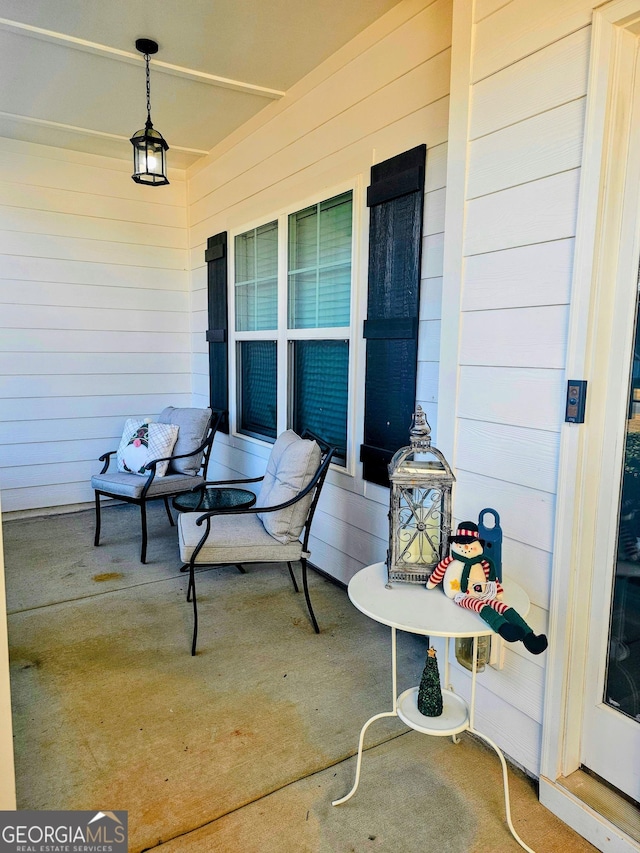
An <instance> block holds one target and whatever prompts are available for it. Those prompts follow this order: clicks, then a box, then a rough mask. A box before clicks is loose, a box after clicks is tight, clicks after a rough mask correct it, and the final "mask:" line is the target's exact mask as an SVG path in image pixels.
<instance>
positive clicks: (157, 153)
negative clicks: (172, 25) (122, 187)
mask: <svg viewBox="0 0 640 853" xmlns="http://www.w3.org/2000/svg"><path fill="white" fill-rule="evenodd" d="M136 50H139V51H140V53H142V54H144V59H145V63H146V68H147V121H146V124H145V126H144V129H143V130H138V131H136V132H135V133H134V134H133V136H132V137H131V144H132V145H133V175H132V176H131V177H132V178H133V180H134V181H135V182H136V183H137V184H147V185H148V186H152V187H161V186H164V185H166V184H168V183H169V179H168V178H167V158H166V152H167V151H168V150H169V146H168V145H167V143H166V142H165V140H164V138H163V136H162V134H161V133H160V132H159V131H157V130H155V129H154V127H153V124H152V123H151V85H150V80H149V56H150V55H152V54H154V53H157V52H158V44H157V42H155V41H152V40H151V39H138V40H137V41H136Z"/></svg>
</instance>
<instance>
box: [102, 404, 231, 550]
mask: <svg viewBox="0 0 640 853" xmlns="http://www.w3.org/2000/svg"><path fill="white" fill-rule="evenodd" d="M223 414H224V413H223V412H222V411H220V410H218V409H213V410H212V409H195V408H194V409H191V408H175V407H174V406H167V408H166V409H163V411H162V412H161V413H160V415H159V416H158V418H157V419H156V420H155V421H151V420H150V419H148V418H129V419H128V420H127V422H126V423H125V427H124V430H123V433H122V439H121V441H120V446H119V447H118V449H117V450H110V451H109V452H108V453H104V454H103V455H102V456H101V457H100V462H104V466H103V468H102V470H101V471H100V473H99V474H94V475H93V477H92V478H91V487H92V488H93V489H94V490H95V504H96V533H95V539H94V545H99V544H100V497H101V495H103V496H104V497H108V498H116V499H117V500H121V501H125V502H126V503H132V504H137V505H138V506H139V507H140V516H141V521H142V548H141V551H140V562H141V563H145V562H146V559H147V503H148V502H149V501H152V500H159V499H160V498H162V500H164V505H165V509H166V511H167V515H168V517H169V521H170V523H171V525H172V526H175V525H174V521H173V516H172V514H171V507H170V506H169V498H170V497H174V496H175V495H179V494H182V493H183V492H189V491H191V490H192V489H194V488H196V487H197V486H199V485H202V484H203V483H204V482H205V479H206V476H207V469H208V466H209V457H210V455H211V448H212V445H213V439H214V437H215V434H216V430H217V428H218V425H219V423H220V420H221V418H222V416H223ZM114 456H115V457H116V464H115V465H113V466H112V467H111V469H110V463H111V461H112V457H114ZM201 471H202V473H200V472H201Z"/></svg>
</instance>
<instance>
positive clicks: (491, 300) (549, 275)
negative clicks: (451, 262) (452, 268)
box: [462, 238, 574, 311]
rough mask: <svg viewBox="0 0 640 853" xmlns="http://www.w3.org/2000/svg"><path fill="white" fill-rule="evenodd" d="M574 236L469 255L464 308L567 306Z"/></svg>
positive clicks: (475, 309) (476, 309)
mask: <svg viewBox="0 0 640 853" xmlns="http://www.w3.org/2000/svg"><path fill="white" fill-rule="evenodd" d="M573 248H574V241H573V238H567V239H564V240H554V241H553V242H551V243H534V244H533V245H530V246H516V247H514V248H511V249H504V250H502V251H499V252H487V253H486V254H481V255H472V256H471V257H469V258H467V260H466V268H465V288H464V291H463V294H462V309H463V311H478V310H486V309H490V308H495V309H497V308H518V307H525V306H533V305H566V304H568V302H569V293H570V289H571V274H572V272H573Z"/></svg>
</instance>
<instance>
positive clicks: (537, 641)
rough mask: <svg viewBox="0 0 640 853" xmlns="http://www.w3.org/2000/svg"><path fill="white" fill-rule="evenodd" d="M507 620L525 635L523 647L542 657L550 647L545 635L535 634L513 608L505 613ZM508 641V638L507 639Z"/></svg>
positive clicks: (523, 636)
mask: <svg viewBox="0 0 640 853" xmlns="http://www.w3.org/2000/svg"><path fill="white" fill-rule="evenodd" d="M504 617H505V619H506V620H507V621H508V622H509V624H511V625H513V626H514V627H516V626H517V627H518V628H520V629H521V630H522V631H523V632H524V633H523V635H522V637H521V639H522V645H523V646H524V647H525V649H526V650H527V651H528V652H531V654H532V655H540V654H542V652H543V651H544V650H545V649H546V648H547V646H548V645H549V644H548V642H547V638H546V636H545V635H544V634H534V633H533V628H531V626H530V625H527V623H526V622H525V621H524V619H523V618H522V616H520V614H519V613H518V611H517V610H514V609H513V607H509V608H508V610H505V612H504ZM505 639H506V638H505Z"/></svg>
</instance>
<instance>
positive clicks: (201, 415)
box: [158, 406, 211, 475]
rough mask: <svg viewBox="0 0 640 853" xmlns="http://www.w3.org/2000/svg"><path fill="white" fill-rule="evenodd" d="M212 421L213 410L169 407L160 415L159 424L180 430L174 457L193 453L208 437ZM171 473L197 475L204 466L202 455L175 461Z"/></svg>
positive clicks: (171, 465) (172, 462)
mask: <svg viewBox="0 0 640 853" xmlns="http://www.w3.org/2000/svg"><path fill="white" fill-rule="evenodd" d="M210 421H211V409H189V408H176V407H175V406H167V408H166V409H163V410H162V411H161V412H160V414H159V415H158V423H160V424H174V425H175V426H177V427H178V428H179V430H180V431H179V432H178V440H177V441H176V444H175V447H174V448H173V455H174V456H179V455H181V454H183V453H192V452H193V451H194V450H195V449H196V448H197V447H200V446H201V444H202V442H203V441H204V440H205V438H206V437H207V430H208V428H209V423H210ZM169 465H170V471H171V472H172V473H178V474H191V475H193V474H197V473H198V472H199V471H200V468H201V466H202V453H199V454H198V455H197V456H187V457H185V458H184V459H173V460H172V461H171V462H170V463H169Z"/></svg>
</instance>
